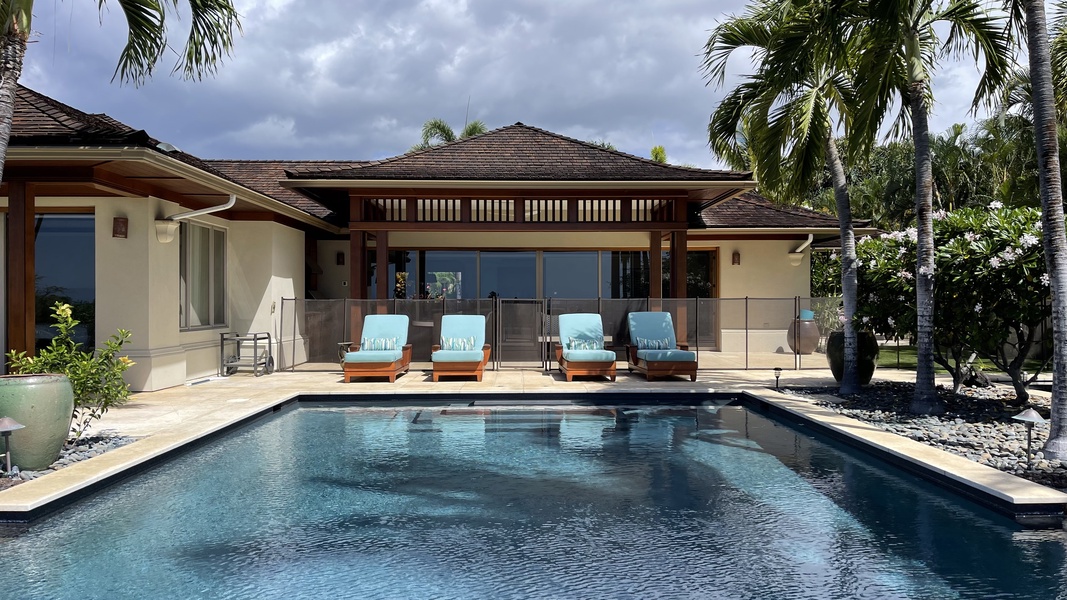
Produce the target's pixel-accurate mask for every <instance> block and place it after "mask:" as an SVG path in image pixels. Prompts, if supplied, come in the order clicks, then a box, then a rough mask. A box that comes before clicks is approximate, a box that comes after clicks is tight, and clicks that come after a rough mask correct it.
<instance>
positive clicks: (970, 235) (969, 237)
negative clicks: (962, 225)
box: [963, 231, 982, 242]
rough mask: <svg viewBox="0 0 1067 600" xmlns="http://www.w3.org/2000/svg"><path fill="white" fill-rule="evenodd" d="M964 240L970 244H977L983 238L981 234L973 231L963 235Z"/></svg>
mask: <svg viewBox="0 0 1067 600" xmlns="http://www.w3.org/2000/svg"><path fill="white" fill-rule="evenodd" d="M963 239H965V240H967V241H968V242H976V241H978V240H980V239H982V236H981V234H978V233H975V232H973V231H968V232H967V233H965V234H963Z"/></svg>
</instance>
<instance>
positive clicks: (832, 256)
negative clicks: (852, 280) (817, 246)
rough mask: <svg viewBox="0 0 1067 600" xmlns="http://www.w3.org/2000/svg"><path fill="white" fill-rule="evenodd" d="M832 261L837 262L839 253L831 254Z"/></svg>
mask: <svg viewBox="0 0 1067 600" xmlns="http://www.w3.org/2000/svg"><path fill="white" fill-rule="evenodd" d="M830 260H837V252H831V253H830Z"/></svg>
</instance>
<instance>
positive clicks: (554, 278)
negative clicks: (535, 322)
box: [542, 252, 598, 298]
mask: <svg viewBox="0 0 1067 600" xmlns="http://www.w3.org/2000/svg"><path fill="white" fill-rule="evenodd" d="M542 265H543V267H544V268H543V272H544V281H545V283H544V296H545V298H596V297H597V294H598V290H597V282H598V279H597V253H596V252H545V253H544V255H543V257H542Z"/></svg>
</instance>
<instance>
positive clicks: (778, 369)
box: [774, 367, 782, 391]
mask: <svg viewBox="0 0 1067 600" xmlns="http://www.w3.org/2000/svg"><path fill="white" fill-rule="evenodd" d="M781 376H782V367H775V368H774V389H775V391H777V390H778V378H779V377H781Z"/></svg>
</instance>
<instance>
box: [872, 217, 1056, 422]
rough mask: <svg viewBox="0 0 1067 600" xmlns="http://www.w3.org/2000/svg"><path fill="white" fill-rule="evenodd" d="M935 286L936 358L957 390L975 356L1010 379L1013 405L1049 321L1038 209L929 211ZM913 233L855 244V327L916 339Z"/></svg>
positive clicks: (1023, 395) (1022, 394) (1022, 391)
mask: <svg viewBox="0 0 1067 600" xmlns="http://www.w3.org/2000/svg"><path fill="white" fill-rule="evenodd" d="M934 216H935V219H934V239H935V243H936V247H937V249H938V250H937V253H936V256H935V268H936V269H937V272H938V273H939V277H938V284H937V287H936V288H935V301H936V303H937V306H938V320H937V323H936V326H935V328H934V336H933V337H934V360H935V361H936V362H937V364H939V365H941V366H942V367H944V368H945V369H947V370H948V371H949V373H951V374H952V380H953V383H954V384H955V386H956V387H957V388H958V386H959V385H960V382H961V381H962V379H963V376H964V375H965V373H964V372H963V371H964V369H965V368H966V366H967V362H968V359H969V358H970V356H971V355H972V354H977V355H978V356H980V357H982V358H983V359H986V360H988V361H990V362H992V363H993V364H994V365H995V366H996V367H997V368H998V369H1000V370H1001V371H1004V372H1005V373H1007V374H1008V375H1009V376H1010V377H1011V380H1012V384H1013V385H1014V387H1015V391H1016V398H1017V400H1018V401H1019V402H1024V401H1026V400H1027V398H1028V396H1029V395H1028V393H1027V391H1026V386H1027V385H1028V384H1029V383H1030V382H1032V381H1033V379H1034V378H1035V377H1036V376H1037V374H1038V373H1039V372H1040V369H1036V370H1035V371H1034V372H1033V373H1030V374H1027V373H1026V372H1025V371H1024V370H1023V363H1024V360H1025V359H1026V357H1027V356H1029V355H1030V354H1031V351H1032V350H1033V349H1034V346H1035V344H1037V343H1039V341H1040V340H1039V339H1038V337H1037V334H1038V332H1039V331H1040V330H1041V326H1042V324H1043V323H1044V322H1046V320H1047V319H1048V318H1049V316H1050V315H1051V310H1050V306H1049V303H1048V301H1047V299H1048V296H1049V286H1048V284H1049V277H1048V274H1047V273H1046V272H1045V258H1044V253H1043V251H1042V246H1041V237H1040V236H1041V213H1040V212H1039V211H1038V210H1037V209H1034V208H1014V209H1013V208H1004V207H1003V206H1002V205H1001V204H1000V203H999V202H994V203H992V204H991V205H990V206H989V209H985V208H966V209H961V210H958V211H955V212H952V213H946V212H943V211H938V212H935V215H934ZM917 239H918V232H917V231H916V230H915V229H908V230H905V231H898V232H894V233H888V234H883V235H882V236H880V237H877V238H864V239H863V240H861V242H860V243H859V244H858V245H857V255H858V257H859V260H860V263H861V268H860V278H859V297H860V298H861V299H862V300H863V302H862V303H861V304H860V310H859V311H858V312H857V318H858V319H859V326H860V327H862V328H867V329H871V330H873V331H875V332H876V333H879V334H881V335H884V336H886V337H888V338H894V339H900V338H911V339H913V338H914V337H915V333H916V332H915V324H916V320H915V304H914V298H915V296H914V290H915V274H914V273H913V272H912V269H913V268H914V263H913V262H912V258H911V257H913V256H914V252H915V245H916V241H917Z"/></svg>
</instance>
